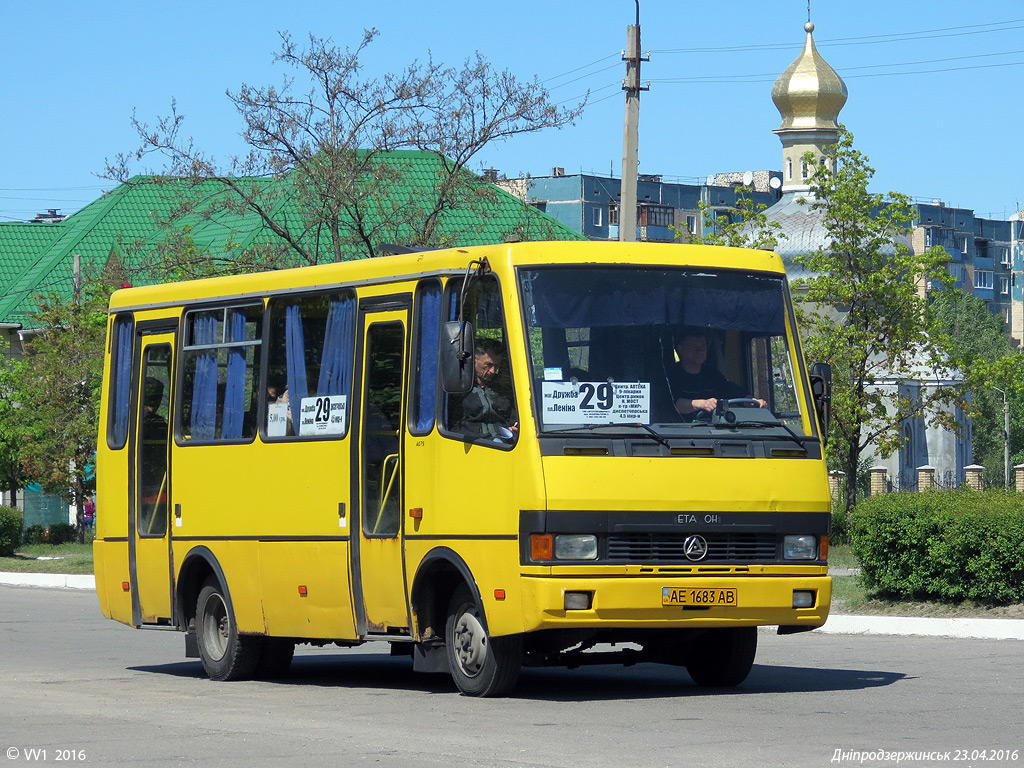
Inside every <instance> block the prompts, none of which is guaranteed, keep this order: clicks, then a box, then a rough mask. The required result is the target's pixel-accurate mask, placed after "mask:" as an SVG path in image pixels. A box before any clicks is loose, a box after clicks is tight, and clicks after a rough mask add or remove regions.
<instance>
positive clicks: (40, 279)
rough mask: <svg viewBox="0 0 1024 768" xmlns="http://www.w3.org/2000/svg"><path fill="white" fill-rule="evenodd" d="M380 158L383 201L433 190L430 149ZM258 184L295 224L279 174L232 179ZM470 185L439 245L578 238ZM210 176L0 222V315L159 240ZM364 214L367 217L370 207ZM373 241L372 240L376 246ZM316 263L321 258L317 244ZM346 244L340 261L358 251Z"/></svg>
mask: <svg viewBox="0 0 1024 768" xmlns="http://www.w3.org/2000/svg"><path fill="white" fill-rule="evenodd" d="M375 160H376V162H379V163H382V164H384V163H386V164H387V167H388V169H389V178H388V183H387V193H388V196H389V197H388V201H387V204H388V205H393V204H403V205H410V204H412V205H415V204H417V202H418V201H420V200H428V201H429V200H430V199H432V196H433V195H434V194H436V192H435V191H436V189H437V186H438V183H439V182H438V179H439V178H440V177H441V175H442V173H443V166H442V163H445V162H447V161H445V160H444V158H441V157H439V156H438V155H436V154H434V153H432V152H416V151H403V152H388V153H379V154H378V155H376V156H375ZM239 181H240V182H241V183H245V184H253V185H259V186H261V187H263V191H264V193H265V194H266V195H267V196H268V197H270V198H271V199H273V198H276V202H275V206H276V208H275V218H276V219H280V218H281V217H287V218H288V219H289V220H290V221H301V220H302V210H301V208H300V206H299V205H298V203H297V201H296V195H295V194H293V188H292V186H291V183H290V181H289V179H288V177H285V178H283V179H257V178H246V179H239ZM472 183H473V184H474V185H476V187H477V189H478V190H480V191H483V192H485V194H483V195H482V199H481V200H479V201H478V202H477V203H476V205H475V206H474V207H473V208H472V209H469V208H454V209H449V210H445V211H444V212H442V214H441V215H440V217H439V220H438V227H437V232H438V237H439V239H440V240H441V244H443V245H446V246H469V245H483V244H488V243H500V242H503V241H504V240H505V239H506V238H507V237H508V235H509V234H511V233H517V232H518V233H522V236H523V239H546V240H579V239H582V236H581V235H579V234H578V233H577V232H575V231H573V230H572V229H570V228H569V227H566V226H565V225H563V224H561V223H560V222H558V221H556V220H555V219H553V218H551V217H549V216H547V215H546V214H544V213H542V212H540V211H538V210H537V209H535V208H533V207H531V206H528V205H526V204H525V203H523V202H522V201H520V200H519V199H517V198H515V197H513V196H512V195H509V194H507V193H506V192H504V191H502V190H500V189H498V188H497V187H495V186H493V185H489V184H486V183H485V182H483V181H482V180H479V179H477V178H476V177H473V181H472ZM223 194H224V191H223V186H222V185H220V184H219V183H218V182H215V181H204V182H200V183H198V184H196V183H193V182H190V181H189V180H187V179H161V178H158V177H135V178H132V179H130V180H129V181H128V182H127V183H125V184H122V185H121V186H119V187H117V188H115V189H114V190H112V191H111V192H109V193H107V194H106V195H104V196H103V197H101V198H100V199H99V200H96V201H95V202H93V203H90V204H89V205H87V206H86V207H85V208H82V209H81V210H80V211H78V212H77V213H75V214H73V215H72V216H69V217H68V218H67V219H65V220H64V221H61V222H57V223H52V224H22V223H0V322H9V323H12V322H13V323H21V324H23V325H24V326H26V327H31V325H32V324H33V323H32V320H31V319H30V317H29V315H30V313H31V312H32V311H33V310H34V302H33V297H35V296H38V295H40V294H46V293H49V292H50V291H56V292H58V293H60V294H62V295H67V296H70V295H71V291H72V274H71V273H72V262H73V258H74V255H75V254H78V255H80V256H81V261H82V265H83V269H84V270H89V271H91V272H92V273H96V272H97V271H98V270H99V269H101V268H102V267H103V266H104V265H105V264H106V263H107V261H108V259H109V258H110V256H111V254H116V255H117V256H118V258H119V259H121V260H122V261H123V260H131V255H130V253H131V250H132V249H131V248H129V247H128V246H129V245H130V244H135V245H139V244H141V245H142V248H143V249H144V250H145V249H147V248H152V247H153V246H154V245H155V244H156V243H158V242H160V241H161V240H162V239H163V238H164V237H165V236H166V235H167V234H168V230H167V229H166V228H163V227H161V225H160V222H162V221H165V220H166V219H167V218H168V216H169V215H170V213H171V212H172V211H173V210H174V207H175V206H176V205H178V204H179V203H180V201H181V199H182V196H188V197H189V198H190V199H193V200H197V199H198V200H200V201H208V200H215V199H217V197H218V196H219V195H223ZM370 216H371V217H372V216H373V213H372V209H371V211H370ZM185 227H188V235H189V237H190V238H191V239H192V241H193V243H194V244H195V246H196V247H197V248H199V249H200V250H204V251H207V252H209V253H216V252H217V251H218V250H223V249H224V248H225V247H227V246H228V245H229V244H236V245H237V246H240V247H241V248H243V249H244V248H250V247H252V246H254V245H256V244H263V243H273V242H275V241H276V242H278V243H280V240H279V239H278V238H277V236H276V235H275V234H274V233H272V232H270V231H269V230H268V229H266V227H265V226H264V225H263V223H262V222H261V221H260V220H259V218H258V217H257V216H256V215H255V214H253V213H248V212H246V213H232V212H225V211H219V212H217V213H216V214H215V215H213V216H212V217H205V216H201V215H199V214H190V215H189V216H186V217H183V218H181V219H178V220H177V221H176V228H179V229H183V228H185ZM388 234H389V235H391V237H390V238H389V239H388V240H385V242H388V241H390V242H397V243H402V242H403V237H404V238H406V240H407V239H408V238H409V237H410V234H409V233H405V234H403V233H402V232H401V231H397V232H396V231H390V232H389V233H388ZM379 244H380V243H375V245H379ZM322 251H323V256H322V257H321V261H327V260H330V257H329V256H328V254H327V249H326V248H323V249H322ZM365 255H366V254H365V251H358V250H355V249H352V250H350V251H348V252H347V253H346V257H348V258H359V257H363V256H365Z"/></svg>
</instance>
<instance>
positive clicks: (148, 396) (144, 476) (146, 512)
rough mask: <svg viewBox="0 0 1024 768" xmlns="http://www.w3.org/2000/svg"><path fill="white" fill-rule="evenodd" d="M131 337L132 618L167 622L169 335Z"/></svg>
mask: <svg viewBox="0 0 1024 768" xmlns="http://www.w3.org/2000/svg"><path fill="white" fill-rule="evenodd" d="M137 340H138V343H139V349H140V352H141V355H140V356H139V357H138V358H136V359H137V360H141V365H140V368H139V369H138V372H139V375H138V378H137V380H136V383H135V387H136V389H135V402H136V407H135V408H134V409H133V414H132V415H133V421H134V424H133V425H132V441H131V446H132V449H131V474H130V477H129V488H130V493H129V498H130V503H129V508H128V515H129V522H128V532H129V547H128V549H129V552H128V556H129V559H130V561H131V562H130V568H129V570H130V576H131V581H132V584H131V587H132V623H133V624H135V625H136V626H141V625H142V624H170V623H171V605H172V601H171V556H170V540H169V528H168V509H169V507H170V498H171V484H170V465H169V462H168V456H169V450H168V449H169V440H170V428H169V425H170V422H171V419H170V403H171V382H172V381H173V380H174V379H173V376H172V370H171V367H172V361H173V350H174V334H173V333H146V332H145V329H141V328H140V329H139V336H138V337H137Z"/></svg>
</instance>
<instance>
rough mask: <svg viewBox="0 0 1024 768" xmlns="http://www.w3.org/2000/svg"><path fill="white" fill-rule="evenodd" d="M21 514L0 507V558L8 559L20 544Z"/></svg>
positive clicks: (8, 508)
mask: <svg viewBox="0 0 1024 768" xmlns="http://www.w3.org/2000/svg"><path fill="white" fill-rule="evenodd" d="M21 525H22V520H21V512H20V511H18V510H17V509H15V508H14V507H0V557H10V556H11V555H13V554H14V552H15V550H16V549H17V548H18V546H19V545H20V544H21Z"/></svg>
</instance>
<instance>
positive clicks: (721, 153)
mask: <svg viewBox="0 0 1024 768" xmlns="http://www.w3.org/2000/svg"><path fill="white" fill-rule="evenodd" d="M640 5H641V28H642V35H643V38H642V42H641V45H642V48H643V50H644V51H645V52H646V51H650V55H651V60H650V62H649V63H647V64H645V65H644V67H643V71H642V79H644V80H651V88H650V90H649V91H647V92H645V93H644V94H643V96H642V98H641V116H640V171H641V172H642V173H660V174H663V175H664V176H665V177H666V179H678V180H683V181H697V180H699V179H703V178H704V177H706V176H707V175H708V174H711V173H717V172H725V171H745V170H758V169H779V168H780V167H781V145H780V144H779V141H778V138H777V137H776V136H775V135H774V134H773V133H772V129H774V128H776V127H778V125H779V122H780V118H779V114H778V112H777V110H776V109H775V106H774V104H773V103H772V101H771V86H772V83H773V82H774V80H775V78H776V77H777V76H778V74H779V73H780V72H782V70H783V69H785V67H786V66H787V65H788V64H789V63H790V62H791V61H792V60H793V59H794V58H795V57H796V56H797V55H798V53H799V52H800V49H801V46H802V44H803V40H804V32H803V24H804V22H805V21H806V19H807V2H806V0H759V1H756V2H755V1H754V0H732V2H729V3H711V2H686V1H684V0H640ZM5 6H6V7H5V9H4V19H3V25H2V29H0V62H2V67H3V73H4V77H3V99H2V101H0V104H2V107H0V109H2V118H0V146H2V147H3V149H4V151H3V164H2V170H0V220H2V221H23V220H26V219H30V218H31V217H32V216H33V215H34V214H36V213H38V212H41V211H43V210H45V209H47V208H59V209H61V211H62V212H64V213H71V212H73V211H75V210H77V209H78V208H80V207H82V206H83V205H85V204H86V203H88V202H90V201H92V200H94V199H95V198H96V197H98V196H99V195H100V194H101V193H102V192H103V191H104V190H106V189H108V188H110V186H111V185H110V183H109V182H105V181H103V180H102V179H100V178H98V177H97V175H98V174H100V173H101V172H102V169H103V167H104V161H105V159H106V158H110V157H113V156H114V155H115V154H117V153H118V152H127V151H131V150H132V149H134V148H135V146H136V145H137V141H136V137H135V135H134V133H133V131H132V129H131V126H130V123H129V121H130V118H131V115H132V112H133V110H134V111H135V112H136V113H137V114H138V116H139V117H140V118H142V119H144V120H148V121H153V120H154V119H155V118H156V117H157V116H159V115H163V114H166V113H167V112H168V111H169V106H170V103H171V100H172V99H176V100H177V104H178V110H179V112H181V113H183V114H184V115H185V116H186V132H187V133H188V135H190V136H192V137H193V138H194V139H195V140H196V142H197V144H198V145H199V146H201V147H203V148H204V149H206V150H207V151H208V152H211V153H213V154H214V155H215V156H217V157H218V158H219V159H224V160H226V159H227V158H228V157H229V156H230V155H232V154H241V153H243V152H244V147H243V146H242V145H241V142H240V139H239V132H240V128H241V124H240V121H239V119H238V117H237V115H236V114H235V112H234V109H233V107H232V106H231V104H230V103H229V102H228V100H227V98H226V97H225V95H224V92H225V90H228V89H231V90H235V89H237V88H238V86H239V85H240V84H241V83H243V82H245V83H249V84H251V85H265V84H270V83H278V82H280V80H281V78H282V77H283V76H284V74H285V71H284V69H283V68H281V67H280V65H274V64H273V62H272V57H273V53H274V52H275V51H276V50H277V48H278V43H279V37H278V32H279V31H281V30H288V31H290V32H291V33H292V34H293V36H295V37H296V38H300V39H301V38H304V37H305V36H306V35H307V34H308V33H310V32H312V33H315V34H317V35H320V36H325V37H330V38H332V39H333V40H334V41H335V42H336V43H337V44H339V45H341V46H354V45H356V44H357V43H358V41H359V38H360V36H361V31H362V30H363V29H364V28H367V27H376V28H377V29H378V30H380V33H381V35H380V37H379V38H378V40H377V41H376V42H375V43H374V44H373V46H372V48H371V49H370V51H369V52H368V54H367V56H366V57H365V64H366V71H367V73H369V74H383V73H385V72H388V71H399V70H401V69H402V68H403V67H404V66H405V65H407V64H408V63H410V62H411V61H412V60H413V59H415V58H420V59H423V58H425V57H426V56H427V54H428V52H430V53H432V54H433V56H434V59H435V60H438V61H442V62H444V63H447V64H459V63H461V62H462V61H463V60H465V59H466V58H467V57H468V56H471V55H473V54H474V52H475V51H478V50H479V51H480V52H482V53H483V54H484V55H485V56H486V57H487V58H488V59H489V60H490V61H491V63H492V64H493V65H495V66H496V67H498V68H507V69H509V70H511V71H512V72H514V73H515V74H516V75H517V76H519V77H521V78H523V79H532V78H533V77H534V76H536V77H537V78H538V79H539V80H540V81H542V82H543V83H544V84H545V85H546V86H547V87H548V88H549V89H550V91H551V95H552V99H553V100H554V101H556V102H567V103H568V102H573V101H574V100H578V99H579V98H580V97H581V96H582V95H583V94H584V93H585V92H586V91H587V90H588V89H589V90H590V91H591V96H590V106H589V107H588V108H587V109H586V111H585V113H584V115H583V117H582V118H581V119H580V120H579V121H578V122H577V124H576V125H575V126H573V127H570V128H566V129H564V130H563V131H560V132H545V133H541V134H539V135H535V136H528V137H525V138H517V139H514V140H512V141H510V142H507V143H505V144H502V145H496V146H494V147H493V148H492V149H488V150H486V151H485V152H484V153H483V154H482V156H478V161H477V163H476V167H474V170H479V168H480V167H481V166H490V167H495V168H497V169H499V170H500V171H501V172H503V173H505V174H507V175H509V176H516V175H520V174H525V173H530V174H532V175H546V174H548V173H550V170H551V168H552V167H553V166H561V167H564V168H565V169H566V171H567V172H575V171H586V172H597V173H601V174H607V173H610V172H613V173H614V174H615V175H619V174H620V172H621V162H622V160H621V157H622V106H623V96H622V92H621V88H620V84H621V79H622V76H623V65H622V62H621V55H620V54H621V51H622V48H623V47H624V45H625V40H626V26H627V25H628V24H631V23H632V22H633V19H634V17H635V7H636V6H635V4H634V2H633V1H632V0H590V1H589V2H582V1H581V2H577V1H576V0H561V2H559V1H557V0H555V1H554V2H552V0H545V1H544V2H540V1H539V0H516V2H498V1H497V0H477V1H476V2H465V1H463V0H451V1H450V2H445V1H444V0H440V1H439V2H434V3H424V2H422V1H419V2H413V1H412V0H382V1H380V2H376V3H373V2H359V3H355V2H350V1H346V0H341V1H339V0H333V1H332V2H319V1H313V0H310V1H308V2H303V1H302V0H294V1H293V2H288V3H282V2H279V0H278V1H276V2H267V1H264V0H248V1H247V2H244V3H242V2H234V0H221V2H216V1H211V0H207V2H204V3H199V2H193V1H192V0H181V1H179V2H165V3H137V2H121V1H119V0H94V1H93V2H83V3H68V2H63V3H62V2H57V3H52V4H45V5H40V4H38V3H29V2H25V1H24V0H22V2H11V3H6V4H5ZM812 18H813V21H814V23H815V27H816V29H815V33H814V36H815V41H816V43H817V46H818V50H819V52H820V53H821V54H822V55H823V56H824V57H825V59H826V60H827V61H828V62H829V63H830V64H831V65H832V66H833V67H834V68H835V69H836V70H837V71H838V72H839V74H840V75H841V76H842V77H843V79H844V80H845V81H846V84H847V87H848V88H849V91H850V98H849V100H848V101H847V104H846V107H845V108H844V110H843V112H842V115H841V119H842V120H843V122H845V124H846V125H847V127H848V128H850V130H852V131H853V133H854V135H855V137H856V145H857V148H858V149H860V151H862V152H863V153H864V154H866V155H867V156H868V157H869V158H870V161H871V165H872V166H873V167H874V168H875V170H876V173H875V177H874V183H873V184H872V189H873V191H876V192H886V191H889V190H897V191H900V192H904V193H906V194H908V195H911V196H913V197H915V198H921V199H927V200H931V199H934V198H937V199H941V200H943V201H944V202H946V203H947V204H949V205H957V206H962V207H967V208H973V209H974V210H975V212H976V213H977V214H978V215H979V216H984V217H989V218H1006V217H1007V216H1009V215H1011V214H1012V213H1013V212H1014V211H1015V210H1018V209H1019V208H1024V173H1022V171H1021V168H1022V163H1021V162H1020V152H1021V125H1022V122H1024V120H1022V118H1024V115H1022V112H1024V98H1022V96H1021V91H1022V89H1021V84H1022V82H1024V77H1022V76H1024V31H1022V30H1024V4H1021V3H1020V0H980V1H979V2H974V3H964V2H962V0H899V1H898V2H885V3H882V2H865V1H864V0H861V1H860V2H855V1H851V0H814V1H813V5H812Z"/></svg>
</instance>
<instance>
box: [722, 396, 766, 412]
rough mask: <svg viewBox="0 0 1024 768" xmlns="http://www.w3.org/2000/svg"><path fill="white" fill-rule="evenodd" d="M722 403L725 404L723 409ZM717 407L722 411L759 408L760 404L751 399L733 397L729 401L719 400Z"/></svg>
mask: <svg viewBox="0 0 1024 768" xmlns="http://www.w3.org/2000/svg"><path fill="white" fill-rule="evenodd" d="M722 403H725V405H724V407H723V405H722ZM718 407H719V408H721V409H722V410H725V409H726V408H760V407H761V403H759V402H758V401H757V400H755V399H754V398H752V397H733V398H731V399H729V400H719V401H718Z"/></svg>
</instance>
